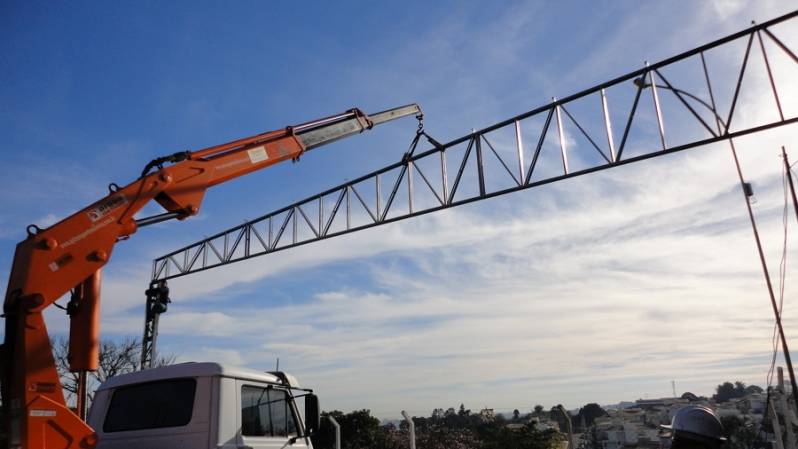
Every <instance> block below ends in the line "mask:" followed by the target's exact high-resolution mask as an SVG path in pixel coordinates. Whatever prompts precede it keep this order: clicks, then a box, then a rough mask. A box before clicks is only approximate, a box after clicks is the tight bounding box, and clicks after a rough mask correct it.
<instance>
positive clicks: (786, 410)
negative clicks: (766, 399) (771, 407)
mask: <svg viewBox="0 0 798 449" xmlns="http://www.w3.org/2000/svg"><path fill="white" fill-rule="evenodd" d="M777 372H778V379H779V383H778V388H777V389H776V390H777V393H776V394H777V395H778V398H779V408H780V409H781V414H782V416H784V429H785V430H786V431H787V444H786V445H785V448H786V449H795V444H796V443H795V431H794V430H793V425H794V424H793V422H792V420H791V419H790V417H791V416H792V415H793V414H792V413H791V410H790V407H789V405H788V404H787V395H786V393H785V389H784V370H783V369H782V368H781V367H779V368H778V371H777Z"/></svg>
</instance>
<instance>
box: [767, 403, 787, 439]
mask: <svg viewBox="0 0 798 449" xmlns="http://www.w3.org/2000/svg"><path fill="white" fill-rule="evenodd" d="M776 394H778V393H776ZM775 404H776V398H774V397H771V398H770V400H768V404H767V407H768V410H769V411H770V414H771V415H772V419H771V424H772V425H773V434H774V435H775V437H776V438H775V439H776V441H775V443H776V444H775V446H776V449H784V441H783V440H782V436H781V424H780V423H779V414H778V412H776V405H775Z"/></svg>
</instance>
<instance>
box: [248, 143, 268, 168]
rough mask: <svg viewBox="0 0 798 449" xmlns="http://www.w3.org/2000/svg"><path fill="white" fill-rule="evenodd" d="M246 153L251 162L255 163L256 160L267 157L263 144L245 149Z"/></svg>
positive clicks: (259, 160) (260, 160) (263, 159)
mask: <svg viewBox="0 0 798 449" xmlns="http://www.w3.org/2000/svg"><path fill="white" fill-rule="evenodd" d="M247 154H248V155H249V160H250V161H251V162H252V163H253V164H257V163H258V162H263V161H265V160H266V159H269V154H268V153H266V148H265V147H263V146H259V147H255V148H252V149H250V150H247Z"/></svg>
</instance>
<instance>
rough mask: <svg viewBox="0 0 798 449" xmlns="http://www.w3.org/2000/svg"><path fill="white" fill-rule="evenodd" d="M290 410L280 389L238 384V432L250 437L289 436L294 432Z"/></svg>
mask: <svg viewBox="0 0 798 449" xmlns="http://www.w3.org/2000/svg"><path fill="white" fill-rule="evenodd" d="M296 429H297V426H296V422H295V421H294V413H293V411H292V409H291V404H290V402H289V398H288V394H287V393H286V392H285V391H284V390H278V389H275V388H262V387H255V386H251V385H244V386H242V387H241V434H242V435H244V436H250V437H255V436H257V437H264V436H265V437H289V436H295V435H296V434H297V430H296Z"/></svg>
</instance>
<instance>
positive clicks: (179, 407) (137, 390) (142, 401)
mask: <svg viewBox="0 0 798 449" xmlns="http://www.w3.org/2000/svg"><path fill="white" fill-rule="evenodd" d="M196 389H197V381H196V380H195V379H193V378H188V379H169V380H161V381H157V382H147V383H143V384H136V385H129V386H125V387H119V388H117V389H116V390H114V392H113V394H112V396H111V403H110V405H109V406H108V413H107V414H106V415H105V422H104V423H103V431H104V432H121V431H124V430H142V429H157V428H160V427H178V426H185V425H186V424H188V423H189V422H190V421H191V413H192V411H193V410H194V393H195V391H196Z"/></svg>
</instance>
